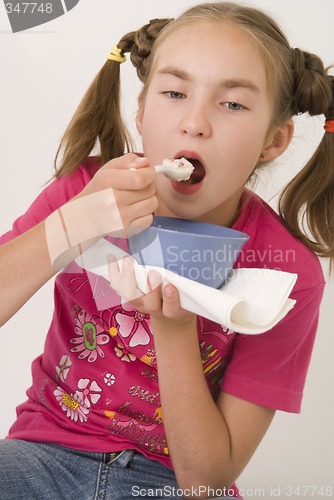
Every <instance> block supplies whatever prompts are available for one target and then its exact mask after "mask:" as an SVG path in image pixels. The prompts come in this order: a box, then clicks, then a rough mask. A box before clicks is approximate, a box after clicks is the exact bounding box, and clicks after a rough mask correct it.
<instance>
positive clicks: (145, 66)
mask: <svg viewBox="0 0 334 500" xmlns="http://www.w3.org/2000/svg"><path fill="white" fill-rule="evenodd" d="M169 21H170V19H154V20H153V21H150V23H149V24H147V25H145V26H143V27H142V28H140V29H139V30H138V31H133V32H130V33H128V34H126V35H125V36H124V37H123V38H122V39H121V40H120V41H119V43H118V45H117V47H118V48H119V49H120V51H121V56H122V55H124V54H125V53H126V52H130V59H131V62H132V63H133V64H134V66H135V68H136V70H137V74H138V77H139V78H140V80H141V81H142V82H143V83H145V81H146V77H147V74H148V71H149V67H150V62H149V61H150V54H151V49H152V45H153V43H154V40H155V38H156V37H157V35H158V34H159V33H160V31H161V30H162V28H163V27H164V26H165V25H166V24H167V23H168V22H169ZM97 143H98V144H99V149H100V151H99V156H100V162H101V165H104V164H105V163H107V162H108V161H109V160H111V159H112V158H116V157H118V156H121V155H122V154H123V153H124V152H129V151H131V149H132V141H131V138H130V135H129V133H128V131H127V129H126V127H125V124H124V122H123V119H122V116H121V104H120V62H117V61H114V60H107V61H106V62H105V64H104V66H103V67H102V68H101V70H100V71H99V73H98V74H97V76H96V77H95V79H94V80H93V82H92V83H91V85H90V87H89V88H88V90H87V92H86V94H85V95H84V97H83V99H82V101H81V102H80V104H79V106H78V108H77V110H76V112H75V114H74V116H73V118H72V120H71V122H70V124H69V125H68V127H67V129H66V131H65V133H64V136H63V138H62V139H61V142H60V145H59V148H58V151H57V154H56V158H55V169H56V177H59V176H61V175H63V174H69V173H71V172H73V171H74V170H75V169H76V168H77V167H78V166H79V165H80V164H81V163H82V162H83V161H85V160H86V159H87V157H88V156H89V155H90V154H91V152H92V151H93V149H94V148H95V147H96V145H97ZM61 152H62V153H63V156H62V161H61V164H60V166H59V168H58V167H57V161H58V158H59V156H60V153H61Z"/></svg>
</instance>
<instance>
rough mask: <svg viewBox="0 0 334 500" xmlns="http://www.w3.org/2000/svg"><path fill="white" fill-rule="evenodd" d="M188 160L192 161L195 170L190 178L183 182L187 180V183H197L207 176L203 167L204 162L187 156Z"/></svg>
mask: <svg viewBox="0 0 334 500" xmlns="http://www.w3.org/2000/svg"><path fill="white" fill-rule="evenodd" d="M187 160H188V161H190V162H191V163H192V165H193V167H194V170H193V173H192V174H191V176H190V179H188V180H187V181H182V182H185V183H186V184H197V183H198V182H200V181H201V180H202V179H203V177H204V176H205V170H204V167H203V165H202V163H201V162H200V161H198V160H193V159H192V158H187Z"/></svg>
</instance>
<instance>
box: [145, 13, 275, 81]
mask: <svg viewBox="0 0 334 500" xmlns="http://www.w3.org/2000/svg"><path fill="white" fill-rule="evenodd" d="M165 65H171V66H177V67H181V68H182V67H185V66H186V67H187V68H188V69H189V70H190V71H192V70H193V71H195V72H196V71H197V72H198V71H199V70H201V71H202V72H203V73H204V72H207V73H208V74H212V73H213V72H216V73H217V72H224V73H226V77H231V76H235V74H234V75H232V73H240V74H238V76H239V77H242V76H243V77H245V75H246V74H247V76H248V77H250V76H251V77H254V78H255V79H256V80H258V81H259V82H261V86H264V87H265V86H266V71H265V65H264V61H263V58H262V56H261V53H260V50H259V48H258V46H257V45H256V42H255V41H254V40H253V39H252V37H251V36H250V34H249V33H247V32H246V30H244V29H242V28H241V27H239V26H237V25H236V24H234V23H231V22H226V21H216V20H212V21H195V22H194V21H193V22H191V23H188V24H184V25H180V26H178V27H177V28H176V29H174V30H171V31H170V32H167V33H166V35H165V36H164V37H163V38H162V40H161V41H160V43H159V44H158V46H157V48H156V52H155V56H154V60H153V65H152V69H151V76H152V73H153V74H154V73H156V72H157V71H159V70H160V69H161V67H163V66H165Z"/></svg>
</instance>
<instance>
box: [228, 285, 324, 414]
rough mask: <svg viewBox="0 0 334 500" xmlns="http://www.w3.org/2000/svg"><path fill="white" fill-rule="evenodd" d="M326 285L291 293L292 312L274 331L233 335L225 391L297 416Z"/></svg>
mask: <svg viewBox="0 0 334 500" xmlns="http://www.w3.org/2000/svg"><path fill="white" fill-rule="evenodd" d="M324 286H325V285H324V283H319V284H318V285H315V286H314V287H312V288H309V289H304V290H300V291H297V292H295V293H294V294H292V295H291V298H293V299H295V300H296V301H297V302H296V305H295V307H294V309H293V310H292V311H290V312H289V314H288V315H287V316H286V317H285V318H284V319H283V320H282V321H281V322H280V323H279V324H277V325H276V326H275V327H274V328H273V329H272V330H270V331H268V332H265V333H263V334H260V335H242V334H237V335H236V336H235V339H234V346H233V352H232V357H231V360H230V363H229V364H228V366H227V369H226V372H225V375H224V377H223V379H222V381H221V389H222V390H223V391H226V392H228V393H229V394H232V395H234V396H236V397H239V398H241V399H245V400H247V401H251V402H253V403H255V404H258V405H261V406H266V407H269V408H274V409H277V410H283V411H287V412H292V413H299V412H300V407H301V401H302V395H303V389H304V385H305V380H306V375H307V370H308V366H309V363H310V360H311V354H312V348H313V344H314V340H315V335H316V331H317V326H318V319H319V308H320V302H321V299H322V295H323V290H324Z"/></svg>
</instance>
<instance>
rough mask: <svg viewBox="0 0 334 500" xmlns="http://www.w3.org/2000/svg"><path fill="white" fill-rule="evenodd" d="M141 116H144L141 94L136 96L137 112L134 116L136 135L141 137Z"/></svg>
mask: <svg viewBox="0 0 334 500" xmlns="http://www.w3.org/2000/svg"><path fill="white" fill-rule="evenodd" d="M143 114H144V97H143V94H139V96H138V110H137V114H136V127H137V130H138V133H139V134H140V135H141V132H142V125H143Z"/></svg>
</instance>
